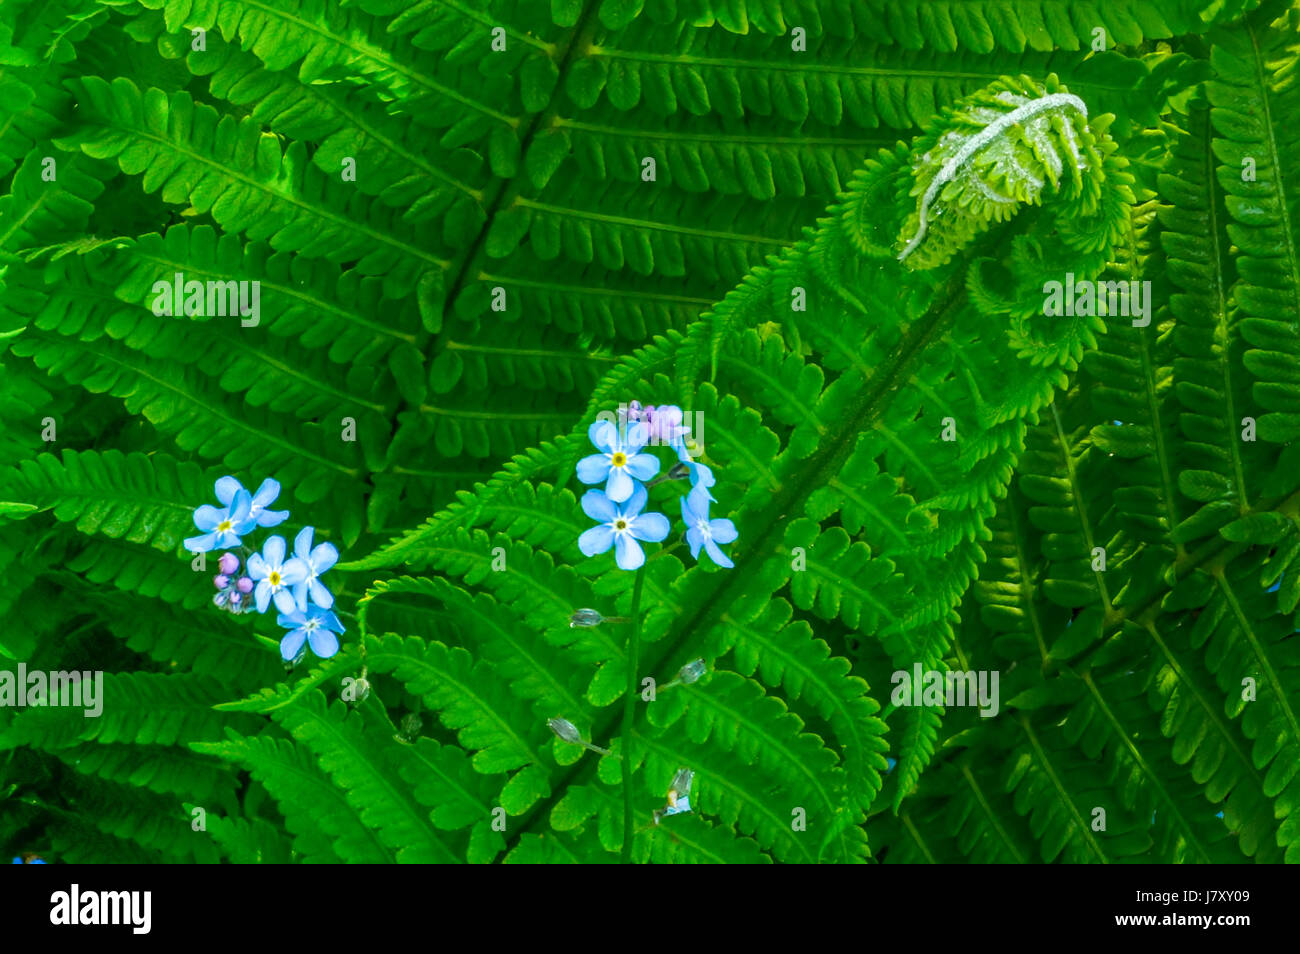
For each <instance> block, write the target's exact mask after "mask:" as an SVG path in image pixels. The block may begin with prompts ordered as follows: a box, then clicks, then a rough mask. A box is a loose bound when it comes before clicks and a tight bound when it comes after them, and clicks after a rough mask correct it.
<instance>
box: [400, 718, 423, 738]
mask: <svg viewBox="0 0 1300 954" xmlns="http://www.w3.org/2000/svg"><path fill="white" fill-rule="evenodd" d="M423 726H424V720H423V719H421V718H420V717H419V716H418V715H416V714H415V713H414V712H412V713H411V714H410V715H408V716H406V717H405V718H404V719H402V735H403V736H404V737H405V738H406V739H407V740H408V741H411V742H414V741H415V740H416V739H417V738H418V737H419V735H420V729H421V728H422V727H423Z"/></svg>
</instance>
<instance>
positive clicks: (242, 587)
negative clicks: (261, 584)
mask: <svg viewBox="0 0 1300 954" xmlns="http://www.w3.org/2000/svg"><path fill="white" fill-rule="evenodd" d="M235 589H237V590H239V592H241V593H251V592H253V581H252V579H250V578H249V577H247V576H241V577H240V578H239V579H238V580H236V581H235Z"/></svg>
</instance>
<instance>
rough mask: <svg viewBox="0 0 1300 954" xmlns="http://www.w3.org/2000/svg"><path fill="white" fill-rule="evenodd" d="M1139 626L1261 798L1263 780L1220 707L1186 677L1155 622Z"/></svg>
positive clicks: (1183, 668) (1184, 668) (1185, 671)
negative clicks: (1233, 756) (1147, 634)
mask: <svg viewBox="0 0 1300 954" xmlns="http://www.w3.org/2000/svg"><path fill="white" fill-rule="evenodd" d="M1141 625H1142V627H1143V628H1144V629H1145V630H1146V631H1147V632H1148V633H1149V634H1150V636H1151V639H1152V641H1153V642H1155V644H1156V646H1157V647H1159V649H1160V652H1161V653H1163V654H1164V657H1165V660H1166V661H1167V662H1168V664H1169V666H1170V668H1171V669H1173V671H1174V675H1175V676H1176V677H1177V679H1178V685H1179V687H1180V688H1182V689H1183V690H1184V691H1186V692H1187V693H1190V695H1191V698H1193V699H1195V700H1196V702H1197V704H1198V705H1199V706H1200V708H1201V711H1202V713H1203V714H1204V716H1205V718H1206V719H1207V720H1208V721H1209V722H1210V724H1211V725H1213V726H1214V728H1215V731H1216V734H1217V735H1218V736H1219V738H1220V739H1221V740H1222V741H1223V742H1224V743H1225V744H1226V745H1227V746H1228V748H1229V749H1230V750H1231V752H1232V754H1233V755H1235V756H1236V757H1237V761H1238V762H1239V763H1241V766H1242V770H1243V774H1244V775H1246V776H1247V777H1249V778H1250V779H1251V780H1252V781H1253V782H1254V783H1255V787H1256V788H1257V789H1258V790H1259V793H1260V795H1261V796H1262V795H1263V793H1264V779H1263V777H1262V776H1261V775H1260V773H1259V770H1258V769H1257V768H1256V767H1255V763H1254V762H1253V761H1252V760H1251V759H1250V756H1249V755H1247V754H1246V752H1245V751H1244V750H1243V749H1242V748H1241V745H1240V744H1238V740H1237V737H1236V736H1235V735H1234V734H1233V733H1232V732H1230V731H1229V729H1228V724H1227V723H1225V722H1224V720H1223V718H1222V716H1221V714H1220V713H1221V709H1220V707H1217V706H1214V705H1211V704H1210V701H1209V700H1208V699H1207V698H1206V697H1205V693H1203V692H1201V688H1200V686H1199V685H1197V684H1196V683H1195V682H1194V681H1192V679H1191V678H1190V677H1189V676H1188V675H1187V669H1186V667H1184V666H1183V664H1182V662H1181V661H1180V660H1179V658H1178V656H1177V655H1176V654H1175V653H1174V651H1173V649H1172V647H1170V645H1169V643H1168V642H1167V641H1166V640H1165V639H1163V638H1162V637H1161V636H1160V632H1159V630H1158V629H1157V628H1156V625H1155V622H1154V621H1152V620H1144V621H1143V622H1142V624H1141ZM1163 705H1165V706H1167V703H1164V704H1163ZM1166 738H1168V736H1166ZM1201 744H1204V743H1201ZM1198 748H1199V746H1198Z"/></svg>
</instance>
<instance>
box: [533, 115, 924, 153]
mask: <svg viewBox="0 0 1300 954" xmlns="http://www.w3.org/2000/svg"><path fill="white" fill-rule="evenodd" d="M552 125H554V126H556V127H557V128H563V129H573V130H576V131H578V132H585V133H591V134H592V135H593V136H595V137H597V138H599V137H601V136H610V137H611V138H612V137H615V136H621V137H624V138H627V139H653V140H660V141H663V142H693V143H706V144H709V145H722V146H778V147H785V146H794V147H796V148H798V149H804V148H809V147H811V148H814V149H824V148H825V149H852V150H854V151H855V152H859V151H860V152H863V153H864V154H865V153H866V152H868V151H870V147H871V146H879V147H882V148H889V147H891V146H893V145H894V143H895V142H896V141H897V140H898V137H897V136H889V135H882V136H870V135H863V136H862V137H861V138H857V139H839V138H835V137H831V136H807V137H804V136H764V135H749V134H748V130H746V134H745V135H734V136H733V135H728V134H726V133H716V134H715V133H708V132H696V131H677V130H659V129H630V128H628V127H626V126H606V125H603V124H600V123H588V122H583V121H581V120H578V119H570V118H567V117H564V116H558V117H556V119H555V120H554V122H553V123H552Z"/></svg>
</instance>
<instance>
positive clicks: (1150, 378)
mask: <svg viewBox="0 0 1300 954" xmlns="http://www.w3.org/2000/svg"><path fill="white" fill-rule="evenodd" d="M1138 214H1139V213H1137V212H1133V213H1131V214H1130V215H1129V216H1128V218H1127V220H1126V222H1125V228H1124V235H1125V241H1126V242H1127V244H1128V249H1129V267H1128V272H1129V280H1130V281H1133V280H1135V279H1134V275H1135V274H1136V273H1137V271H1138V270H1137V268H1136V267H1135V266H1134V264H1133V263H1135V262H1137V261H1138V253H1139V242H1138V237H1137V231H1136V228H1135V226H1134V220H1135V218H1136V217H1137V215H1138ZM1149 257H1150V256H1149V255H1148V258H1149ZM1135 287H1136V286H1135ZM1148 328H1151V329H1152V331H1153V332H1154V330H1155V328H1154V326H1151V325H1148V326H1147V328H1139V329H1138V333H1137V339H1138V348H1137V351H1138V358H1139V360H1140V361H1141V362H1142V384H1143V391H1144V392H1145V393H1144V397H1145V398H1146V405H1147V414H1148V416H1149V418H1150V420H1151V438H1152V440H1153V441H1154V443H1155V455H1156V462H1157V464H1158V466H1159V467H1160V484H1161V488H1160V489H1161V492H1160V498H1161V502H1162V504H1163V505H1164V508H1163V509H1164V511H1165V520H1166V521H1167V523H1168V526H1169V528H1170V530H1172V529H1173V528H1174V527H1176V526H1178V524H1179V520H1178V508H1177V501H1178V497H1177V495H1176V484H1175V481H1174V478H1173V472H1172V470H1171V465H1172V461H1171V452H1170V449H1169V447H1168V445H1167V443H1166V441H1165V430H1164V425H1163V423H1162V418H1161V413H1160V401H1159V400H1158V398H1157V397H1156V370H1155V367H1154V362H1153V361H1152V355H1151V337H1150V333H1148ZM1183 549H1184V548H1183V544H1182V543H1178V542H1176V543H1175V544H1174V558H1175V559H1178V558H1179V557H1181V556H1182V554H1183ZM1105 605H1106V606H1109V601H1107V603H1106V604H1105Z"/></svg>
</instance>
